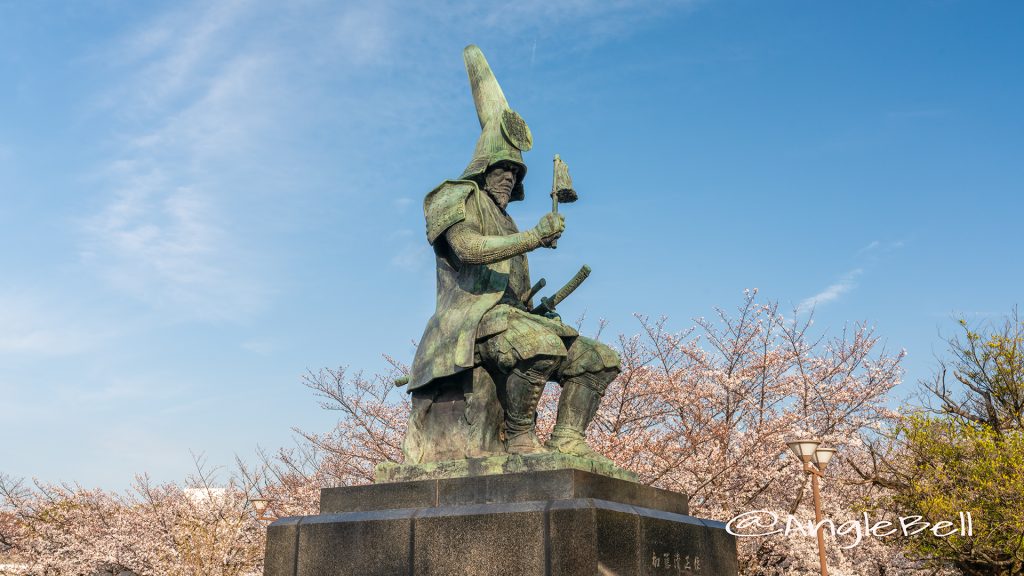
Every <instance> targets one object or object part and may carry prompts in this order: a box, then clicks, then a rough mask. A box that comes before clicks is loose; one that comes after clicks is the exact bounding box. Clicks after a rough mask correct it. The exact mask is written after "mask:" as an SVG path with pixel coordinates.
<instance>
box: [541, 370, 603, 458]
mask: <svg viewBox="0 0 1024 576" xmlns="http://www.w3.org/2000/svg"><path fill="white" fill-rule="evenodd" d="M616 374H617V371H611V370H606V371H603V372H599V373H592V372H587V373H584V374H580V375H578V376H573V377H571V378H568V379H566V380H565V382H563V383H562V395H561V397H560V398H559V399H558V419H557V420H556V421H555V428H554V430H552V431H551V438H550V439H549V440H548V441H547V443H546V446H547V447H548V448H550V449H552V450H555V451H558V452H561V453H563V454H569V455H572V456H579V457H581V458H587V459H590V460H594V461H595V462H601V463H605V464H611V463H612V461H611V460H609V459H607V458H605V457H604V456H602V455H601V454H599V453H598V452H596V451H595V450H594V449H593V448H591V447H590V446H588V445H587V443H586V432H587V426H588V425H589V424H590V421H591V420H593V419H594V415H595V414H597V407H598V406H599V405H600V404H601V398H603V397H604V391H605V388H607V387H608V383H610V382H611V381H612V380H614V379H615V376H616Z"/></svg>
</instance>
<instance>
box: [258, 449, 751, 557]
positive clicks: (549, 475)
mask: <svg viewBox="0 0 1024 576" xmlns="http://www.w3.org/2000/svg"><path fill="white" fill-rule="evenodd" d="M320 508H321V513H320V514H319V515H317V516H303V517H293V518H282V519H281V520H278V521H277V522H274V523H273V524H271V525H270V528H269V529H268V534H267V553H266V568H265V571H264V574H265V576H300V575H301V576H327V575H331V576H334V575H351V576H378V575H379V576H397V575H403V576H404V575H410V576H463V575H465V576H485V575H486V576H499V575H501V576H513V575H514V576H596V575H601V576H611V575H614V576H633V575H636V576H639V575H651V576H654V575H668V574H677V575H678V574H686V575H707V576H733V575H735V574H737V564H736V541H735V538H734V537H733V536H731V535H729V534H728V533H727V532H726V530H725V525H724V524H722V523H720V522H713V521H709V520H700V519H697V518H694V517H692V516H688V515H687V512H688V506H687V499H686V496H685V495H683V494H677V493H674V492H669V491H666V490H659V489H656V488H651V487H649V486H644V485H641V484H637V483H635V482H630V481H627V480H621V479H617V478H610V477H607V476H601V475H597V474H593V473H590V472H585V471H582V470H571V469H566V470H552V471H543V472H526V473H520V474H500V475H490V476H475V477H466V478H442V479H433V480H418V481H411V482H395V483H390V484H373V485H369V486H354V487H347V488H329V489H324V490H323V491H322V492H321V499H320Z"/></svg>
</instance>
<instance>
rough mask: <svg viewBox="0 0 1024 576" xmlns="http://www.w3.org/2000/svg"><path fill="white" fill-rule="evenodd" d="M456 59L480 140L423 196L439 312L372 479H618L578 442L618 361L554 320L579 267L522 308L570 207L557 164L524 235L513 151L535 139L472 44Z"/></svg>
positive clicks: (518, 164)
mask: <svg viewBox="0 0 1024 576" xmlns="http://www.w3.org/2000/svg"><path fill="white" fill-rule="evenodd" d="M463 56H464V60H465V63H466V71H467V73H468V75H469V83H470V88H471V90H472V94H473V101H474V103H475V105H476V112H477V118H478V119H479V121H480V128H481V134H480V138H479V139H478V140H477V144H476V148H475V149H474V151H473V155H472V158H471V160H470V162H469V165H468V166H467V167H466V169H465V170H464V171H463V172H462V174H461V175H460V176H459V178H458V179H455V180H446V181H445V182H442V183H441V184H440V185H439V186H437V187H436V188H434V189H433V190H432V191H430V193H428V194H427V195H426V198H425V199H424V201H423V214H424V218H425V220H426V235H427V241H428V242H429V243H430V245H431V246H432V247H433V249H434V253H435V256H436V263H437V303H436V310H435V313H434V315H433V316H432V317H431V318H430V320H429V321H428V322H427V327H426V329H425V330H424V332H423V336H422V338H421V339H420V342H419V345H418V347H417V351H416V357H415V358H414V360H413V364H412V369H411V372H410V375H409V379H408V380H407V381H405V382H402V384H405V383H407V384H408V390H409V392H410V393H411V394H412V403H413V408H412V414H411V417H410V421H409V430H408V433H407V435H406V438H405V441H404V443H403V452H404V455H405V463H404V464H402V465H393V464H391V465H385V466H383V467H382V468H381V469H380V470H379V471H378V476H379V478H380V479H387V480H399V479H412V478H418V477H424V478H426V477H437V476H431V475H432V474H448V475H460V474H461V475H467V474H492V473H503V472H509V471H527V470H537V469H544V470H546V469H552V467H568V468H577V469H581V470H591V471H597V470H596V469H595V467H597V468H600V469H601V470H604V471H603V472H601V473H607V474H608V475H612V476H616V477H623V478H625V477H627V476H629V473H627V472H625V471H622V470H620V469H618V468H615V467H614V466H613V465H612V464H611V462H610V461H609V460H607V459H606V458H604V457H603V456H601V455H600V454H598V453H596V452H595V451H593V450H592V449H591V448H590V447H589V446H588V445H587V444H586V442H585V433H586V428H587V426H588V425H589V423H590V422H591V420H593V418H594V415H595V413H596V411H597V407H598V405H599V403H600V400H601V398H602V396H603V395H604V390H605V388H606V387H607V385H608V383H609V382H611V380H613V379H614V378H615V376H616V375H617V374H618V371H619V358H618V356H617V354H616V353H615V352H614V351H613V350H612V349H611V348H609V347H607V346H605V345H604V344H601V343H599V342H597V341H595V340H591V339H589V338H584V337H582V336H580V335H579V334H577V333H576V331H575V330H573V329H572V328H571V327H569V326H566V325H565V324H563V323H562V322H561V319H560V318H559V317H558V315H557V313H556V312H555V306H556V305H557V304H558V302H559V301H560V300H561V299H563V298H565V297H567V296H568V294H569V293H571V292H572V291H573V290H574V289H575V288H576V287H577V286H579V284H580V283H581V282H582V281H583V280H584V279H585V278H586V275H587V274H589V268H588V267H585V266H584V268H583V269H581V271H580V273H578V274H577V276H576V277H575V278H574V279H573V280H572V281H570V282H569V283H568V284H567V285H566V287H565V288H563V289H562V290H560V291H558V292H556V293H555V295H554V296H552V297H549V298H543V299H542V304H540V305H538V306H536V307H535V306H534V304H533V301H532V300H533V296H534V294H535V293H536V291H537V289H539V288H540V287H542V286H543V281H541V282H540V283H538V285H535V284H533V283H532V282H531V280H530V270H529V262H528V260H527V253H529V252H532V251H535V250H537V249H539V248H555V246H556V242H557V240H558V238H559V237H560V236H561V235H562V232H563V231H564V229H565V219H564V217H563V216H562V215H561V214H558V212H557V210H558V203H559V202H572V201H575V200H576V199H577V194H576V191H575V189H574V188H573V186H572V179H571V178H570V177H569V171H568V166H567V165H566V164H565V163H564V162H562V160H561V159H560V158H559V157H557V156H556V157H555V166H554V178H553V183H552V189H551V198H552V211H551V212H550V213H548V214H545V215H544V216H543V217H542V218H541V220H540V222H539V223H538V224H537V225H536V226H534V227H533V228H530V229H527V230H525V231H520V230H519V228H518V227H517V225H516V223H515V221H514V220H513V219H512V217H511V216H510V215H509V214H508V212H507V211H506V208H507V207H508V205H509V203H510V202H515V201H519V200H523V199H524V198H525V191H524V188H523V179H524V177H525V176H526V164H525V163H524V161H523V155H522V153H523V152H525V151H528V150H529V149H530V148H531V147H532V145H533V135H532V133H531V132H530V128H529V127H528V126H527V124H526V122H525V120H523V118H522V117H521V116H519V114H517V113H516V112H514V111H513V110H512V109H511V108H510V107H509V105H508V101H507V100H506V98H505V94H504V92H503V91H502V89H501V87H500V86H499V85H498V81H497V80H496V79H495V77H494V74H493V73H492V71H491V68H490V66H489V65H488V63H487V60H486V59H485V58H484V55H483V53H482V52H481V51H480V49H479V48H477V47H476V46H469V47H467V48H466V49H465V51H464V54H463ZM547 382H557V383H558V384H560V385H561V386H562V388H563V391H562V394H561V397H560V399H559V406H558V415H557V422H556V425H555V428H554V431H553V432H552V435H551V438H550V439H549V440H548V441H547V443H546V444H543V445H542V444H541V443H540V442H539V440H538V439H537V436H536V433H535V430H534V428H535V425H534V422H535V419H536V408H537V401H538V400H539V397H540V393H541V391H542V390H543V388H544V385H545V384H546V383H547ZM537 466H540V468H536V467H537ZM513 469H514V470H513Z"/></svg>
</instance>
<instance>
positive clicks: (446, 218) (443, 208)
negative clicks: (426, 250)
mask: <svg viewBox="0 0 1024 576" xmlns="http://www.w3.org/2000/svg"><path fill="white" fill-rule="evenodd" d="M478 189H479V188H478V187H477V185H476V182H473V181H472V180H445V181H444V182H442V183H441V185H440V186H438V187H437V188H434V189H433V190H432V191H431V192H430V193H429V194H427V197H426V198H424V199H423V216H424V217H425V218H426V219H427V241H428V242H430V244H431V245H433V244H434V241H435V240H437V238H438V237H439V236H441V235H442V234H444V232H445V230H447V229H449V228H451V227H452V226H453V225H455V224H457V223H459V222H461V221H463V220H465V219H466V198H468V197H469V195H470V194H471V193H472V192H474V191H476V190H478Z"/></svg>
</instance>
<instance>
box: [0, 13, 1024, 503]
mask: <svg viewBox="0 0 1024 576" xmlns="http://www.w3.org/2000/svg"><path fill="white" fill-rule="evenodd" d="M280 4H281V3H271V2H244V1H228V2H220V3H216V4H213V3H207V2H194V3H180V2H166V3H160V2H147V3H140V2H130V1H127V0H125V1H115V0H112V1H106V2H102V1H93V2H85V1H83V2H73V3H71V2H68V3H62V2H8V1H2V0H0V79H2V83H0V87H2V89H0V241H2V245H3V249H2V250H0V269H2V270H3V275H2V276H0V279H2V280H0V437H3V438H4V441H3V442H2V443H0V445H2V446H0V471H2V472H5V473H8V474H13V475H15V476H38V477H40V478H42V479H44V480H51V481H55V480H70V481H78V482H81V483H82V484H85V485H90V486H92V485H98V486H105V487H114V488H117V487H123V486H125V485H127V484H128V483H129V482H130V480H131V476H132V475H133V474H134V473H136V472H143V471H148V472H149V473H151V474H152V475H153V476H154V477H155V478H157V479H160V480H172V479H180V478H182V477H184V475H185V474H186V473H187V472H188V471H189V469H190V466H191V456H190V451H195V452H204V453H205V454H206V456H207V457H208V459H209V461H210V462H211V463H222V464H228V463H230V461H231V459H232V457H233V455H234V454H236V453H237V454H240V455H242V456H246V455H249V454H252V452H253V450H254V449H255V447H256V446H257V445H261V446H264V447H267V448H271V449H272V448H275V447H278V446H282V445H286V444H289V443H291V442H292V432H291V427H293V426H299V427H302V428H304V429H308V430H312V431H317V430H324V429H326V428H328V427H329V426H330V425H331V419H332V417H333V415H332V414H330V413H327V412H325V411H322V410H320V409H319V408H318V407H317V403H316V401H315V399H314V398H313V397H312V396H311V395H310V394H309V393H308V391H306V390H305V389H304V388H303V387H302V386H301V384H300V376H301V374H302V373H303V372H305V371H306V370H307V369H318V368H320V367H323V366H339V365H347V366H350V367H352V368H354V369H355V368H363V369H366V370H367V371H371V372H372V371H374V370H377V369H380V368H381V367H382V366H383V365H384V362H383V360H382V359H381V354H383V353H388V354H392V355H394V356H395V357H397V358H398V359H401V360H410V359H411V356H412V351H413V348H412V344H411V342H412V341H414V340H416V339H417V338H419V336H420V333H421V332H422V329H423V325H424V323H425V322H426V320H427V318H428V317H429V316H430V314H431V313H432V311H433V305H434V267H433V258H432V255H431V252H430V251H429V249H428V247H427V245H426V242H425V238H424V234H423V222H422V214H421V211H420V203H421V200H422V197H423V194H424V193H426V192H427V191H429V190H430V189H431V188H433V187H434V186H435V185H436V184H437V183H438V182H440V181H441V180H443V179H445V178H452V177H456V176H458V175H459V174H460V173H461V171H462V170H463V168H464V167H465V165H466V164H467V163H468V161H469V159H470V156H471V153H472V150H473V145H474V143H475V139H476V137H477V134H478V124H477V120H476V117H475V113H474V111H473V105H472V100H471V97H470V94H469V89H468V87H467V82H466V76H465V70H464V68H463V64H462V57H461V50H462V48H463V47H464V46H465V45H466V44H469V43H476V44H478V45H480V46H481V48H482V49H483V51H484V53H485V54H486V55H487V57H488V59H489V60H490V63H491V65H492V67H493V68H494V70H495V72H496V74H497V77H498V79H499V81H500V82H501V84H502V86H503V87H504V90H505V93H506V95H507V96H508V99H509V101H510V103H511V105H512V106H513V107H514V108H515V109H516V110H517V111H519V112H520V114H521V115H522V116H523V117H524V118H525V119H526V120H527V122H528V123H529V124H530V127H531V129H532V131H533V135H534V140H535V146H534V149H533V151H531V152H529V153H528V154H527V156H526V158H527V162H528V164H529V166H530V173H529V175H528V176H527V179H526V191H527V198H526V201H525V202H522V203H520V204H518V205H514V209H513V215H514V216H515V217H516V218H517V220H518V221H519V222H520V225H521V227H525V226H532V225H533V224H534V223H535V222H536V221H537V219H539V217H540V216H541V215H542V214H543V213H544V212H545V211H546V210H548V209H549V208H550V203H549V199H548V197H547V192H548V190H549V187H550V178H551V176H550V174H551V158H552V155H553V154H554V153H556V152H557V153H559V154H561V156H562V158H563V159H565V160H566V161H567V162H568V163H569V166H570V167H571V170H572V175H573V179H574V182H575V184H576V188H577V190H578V191H579V193H580V201H579V202H577V203H576V204H573V205H571V206H566V207H565V208H564V209H563V210H562V212H563V213H564V214H565V215H566V220H567V222H566V224H567V230H566V232H565V235H564V236H563V239H562V240H561V241H560V242H559V248H558V250H557V251H544V252H541V253H538V254H536V255H535V256H533V257H532V259H531V265H532V267H533V273H534V276H535V277H540V276H544V277H547V278H548V280H549V282H550V283H552V284H559V283H560V282H562V281H563V280H564V279H566V278H568V277H569V276H570V275H571V274H572V273H573V272H574V271H575V270H576V269H577V268H578V267H579V266H580V264H582V263H584V262H586V263H588V264H590V265H591V266H592V267H593V269H594V273H593V275H592V276H591V278H590V279H589V280H588V281H587V283H586V284H585V285H584V287H583V288H581V290H580V291H579V292H578V293H577V294H576V295H574V296H573V298H571V299H570V300H569V301H567V302H566V304H565V305H564V306H563V315H564V316H566V317H567V318H569V319H572V318H575V317H577V316H578V315H579V314H580V313H582V312H584V311H586V313H587V315H588V324H589V325H593V323H595V322H596V320H597V318H600V317H604V318H606V319H608V320H609V321H610V326H609V328H608V330H609V332H607V334H609V335H614V334H617V333H633V332H635V331H637V330H638V325H637V323H636V321H635V320H634V319H633V317H632V315H633V314H634V313H642V314H649V315H652V316H659V315H668V316H669V317H670V318H671V319H672V320H671V324H672V325H673V326H674V327H676V328H678V329H683V328H686V327H688V326H690V325H691V323H692V321H691V319H692V318H694V317H697V316H704V315H709V314H711V313H713V309H714V307H716V306H717V307H733V306H735V305H737V304H739V303H740V301H741V298H742V294H743V290H744V289H745V288H757V289H759V290H760V294H761V296H762V297H763V298H765V299H769V300H778V301H780V302H781V303H782V304H783V308H784V309H793V308H798V309H800V310H802V311H806V310H807V309H809V308H810V307H812V306H813V307H815V310H816V311H815V319H816V327H817V328H819V329H821V330H828V331H829V332H830V333H835V332H836V331H838V330H840V329H841V328H842V326H843V324H844V323H846V322H854V321H866V322H868V323H870V324H872V325H874V326H875V327H876V328H877V331H878V333H879V334H880V335H882V336H883V337H884V338H885V339H886V341H887V343H888V347H889V348H890V349H893V350H898V349H900V348H905V349H906V350H907V351H908V354H909V355H908V357H907V360H906V364H905V366H906V368H907V375H906V380H907V382H908V384H906V385H904V386H903V387H901V388H900V390H899V394H901V395H907V394H909V393H910V392H911V391H912V389H913V385H912V383H913V382H915V381H916V380H917V379H919V378H922V377H925V376H927V375H928V374H929V371H930V369H931V366H932V365H933V363H934V354H936V353H939V352H941V351H942V349H943V348H942V344H941V340H940V338H939V334H940V333H946V334H949V333H952V332H953V323H952V321H951V317H952V316H953V315H956V314H965V315H968V316H969V317H970V318H976V319H982V320H983V319H985V318H989V317H997V316H998V315H1000V314H1003V313H1006V312H1007V311H1009V310H1010V308H1011V307H1012V306H1013V305H1014V304H1017V303H1019V302H1020V296H1019V294H1020V288H1019V287H1020V286H1021V285H1022V284H1024V269H1022V267H1021V257H1020V254H1021V246H1022V239H1024V238H1022V236H1024V233H1022V232H1021V227H1020V225H1019V219H1020V217H1021V208H1022V206H1024V203H1022V201H1021V199H1020V197H1021V192H1022V184H1021V183H1022V181H1024V138H1022V134H1024V112H1022V106H1021V102H1024V74H1022V68H1021V67H1022V62H1024V36H1022V35H1021V34H1020V31H1021V30H1022V29H1024V4H1021V3H1018V2H966V1H965V2H954V1H908V2H899V3H894V2H881V1H879V2H789V1H778V2H754V1H748V2H733V1H714V0H707V1H691V2H631V1H628V0H621V1H613V2H598V1H591V0H573V1H570V2H557V3H552V2H543V1H539V0H528V1H519V2H509V3H490V4H489V3H478V2H471V1H463V0H450V1H447V2H438V3H413V2H409V3H399V2H391V1H381V2H374V3H340V2H317V1H302V2H293V3H287V6H282V5H280Z"/></svg>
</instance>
